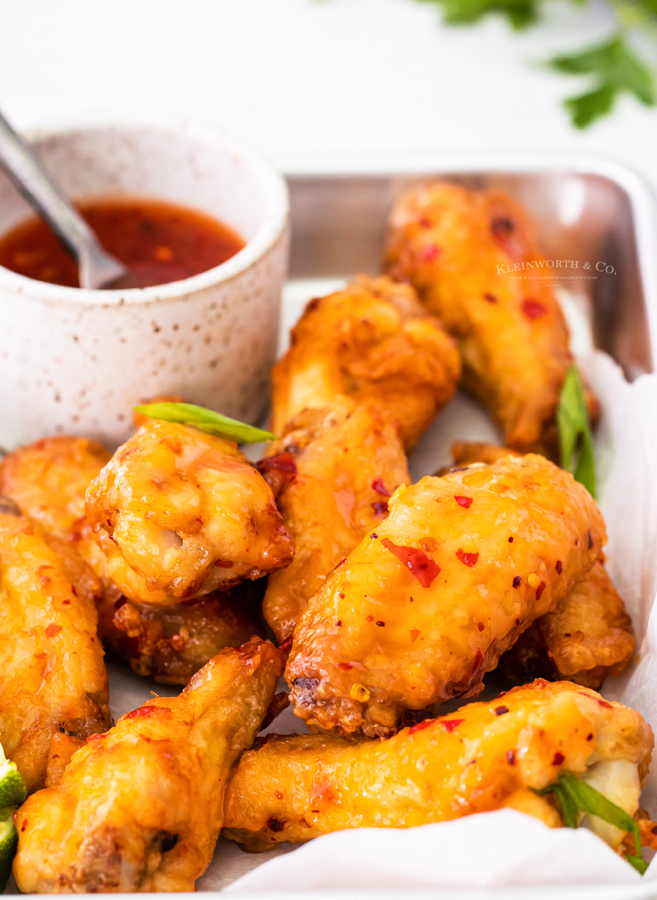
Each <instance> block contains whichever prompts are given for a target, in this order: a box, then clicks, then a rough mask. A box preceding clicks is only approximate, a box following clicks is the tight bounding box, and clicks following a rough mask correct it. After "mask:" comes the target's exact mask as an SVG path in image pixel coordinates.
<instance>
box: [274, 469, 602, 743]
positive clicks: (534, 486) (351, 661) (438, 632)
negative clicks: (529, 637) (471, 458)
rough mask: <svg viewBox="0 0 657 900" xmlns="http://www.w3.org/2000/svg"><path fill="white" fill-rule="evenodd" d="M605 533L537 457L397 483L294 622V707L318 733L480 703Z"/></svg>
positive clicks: (582, 495) (584, 498)
mask: <svg viewBox="0 0 657 900" xmlns="http://www.w3.org/2000/svg"><path fill="white" fill-rule="evenodd" d="M605 539H606V535H605V526H604V522H603V520H602V516H601V515H600V512H599V510H598V508H597V506H596V504H595V501H594V500H593V499H592V498H591V496H590V495H589V493H588V492H587V491H586V489H585V488H584V487H582V485H581V484H578V483H577V482H576V481H575V480H574V478H573V477H572V475H569V474H568V473H567V472H564V471H563V470H561V469H559V468H557V467H556V466H555V465H554V464H553V463H550V462H548V461H547V460H546V459H544V458H543V457H541V456H537V455H529V456H525V457H520V458H516V457H509V458H507V459H502V460H500V461H499V462H498V463H496V464H495V465H494V466H484V465H481V464H474V465H473V466H471V467H468V468H466V469H461V470H457V471H453V472H451V473H450V474H449V475H446V476H445V477H443V478H435V477H434V478H423V479H422V480H421V481H420V482H418V484H416V485H413V486H412V487H408V488H407V487H401V488H399V489H398V490H397V491H396V492H395V494H394V495H393V497H392V498H391V500H390V515H389V517H388V518H387V519H386V520H385V521H384V522H383V523H381V525H380V526H378V527H377V528H376V530H375V531H372V532H371V533H370V534H369V535H368V536H367V537H366V538H365V539H364V540H363V541H362V542H361V544H360V545H359V546H358V547H357V548H356V549H355V550H354V551H352V553H350V555H349V556H348V557H347V558H346V560H345V561H344V562H343V563H342V564H341V565H340V566H338V567H337V568H336V569H335V571H334V572H333V573H332V575H331V576H330V577H329V579H328V580H327V582H326V584H325V586H324V587H323V588H322V589H321V590H320V591H318V592H317V593H316V594H315V595H314V597H312V598H311V600H310V602H309V604H308V606H307V607H306V609H305V611H304V612H303V613H302V615H301V618H300V620H299V624H298V626H297V628H296V631H295V633H294V641H293V644H292V650H291V652H290V658H289V661H288V665H287V670H286V677H287V680H288V682H289V684H290V687H291V699H292V701H293V703H294V706H295V712H296V713H297V715H299V716H301V717H302V718H303V719H305V720H306V722H307V724H308V725H309V726H310V727H311V728H313V729H319V730H326V731H335V732H337V733H341V734H351V735H354V736H358V735H361V734H364V735H367V736H375V735H379V736H384V737H385V736H388V735H390V734H393V733H394V732H395V731H396V730H397V728H398V727H399V724H400V717H401V715H402V714H403V713H404V711H405V710H409V709H410V710H420V709H423V708H425V707H427V706H429V705H430V704H432V703H435V702H436V701H443V700H448V699H451V698H453V697H460V696H476V695H477V694H478V693H479V691H480V690H481V688H482V677H483V675H484V674H485V673H486V672H488V671H490V670H491V669H493V668H494V667H495V666H496V665H497V662H498V660H499V657H500V656H501V654H502V653H503V652H504V651H505V650H508V649H509V647H511V646H512V645H513V644H514V643H515V641H516V640H517V639H518V637H519V636H520V634H522V632H523V631H525V630H526V629H527V628H528V627H529V626H530V625H531V623H532V622H533V621H534V620H535V619H537V618H539V617H540V616H543V615H545V614H546V613H548V612H550V610H552V609H554V607H555V606H556V605H557V603H558V602H559V601H560V600H561V599H562V598H563V597H565V596H566V594H567V593H568V592H569V591H570V590H571V588H572V587H573V586H574V585H575V584H576V583H577V582H579V581H581V579H582V578H583V577H584V575H586V573H587V572H588V571H589V569H590V568H591V567H592V565H593V563H594V562H595V560H596V559H597V558H598V557H599V555H600V551H601V548H602V545H603V543H604V542H605Z"/></svg>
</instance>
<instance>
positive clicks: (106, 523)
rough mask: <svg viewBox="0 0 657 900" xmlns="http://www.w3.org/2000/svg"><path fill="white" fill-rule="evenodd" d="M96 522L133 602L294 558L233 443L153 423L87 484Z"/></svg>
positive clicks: (226, 580) (112, 570)
mask: <svg viewBox="0 0 657 900" xmlns="http://www.w3.org/2000/svg"><path fill="white" fill-rule="evenodd" d="M86 512H87V519H88V521H89V524H90V525H91V527H92V528H93V529H94V531H95V533H96V537H97V539H98V541H99V543H100V546H101V548H102V549H103V551H104V553H105V555H106V557H107V561H108V563H107V564H108V571H109V575H110V577H111V579H112V581H114V583H115V584H117V585H118V587H119V588H120V589H121V591H122V592H123V593H124V594H125V596H126V597H128V598H129V599H130V600H132V601H134V602H136V603H152V604H162V605H168V604H173V603H176V602H178V601H179V600H185V599H191V598H193V597H197V596H201V595H203V594H208V593H210V591H214V590H217V589H226V588H228V587H230V586H232V585H235V584H239V583H240V582H241V581H243V580H244V579H245V578H252V579H253V578H259V577H260V576H262V575H266V574H268V573H269V572H272V571H275V570H276V569H280V568H282V567H283V566H286V565H289V563H290V562H291V561H292V553H293V544H292V541H291V539H290V536H289V535H288V533H287V531H286V530H285V525H284V524H283V519H282V518H281V515H280V513H279V512H278V510H277V508H276V504H275V503H274V498H273V496H272V493H271V490H270V489H269V487H268V486H267V484H266V483H265V481H264V479H263V478H262V476H261V475H260V473H259V472H258V471H257V470H256V469H255V467H254V466H252V465H251V464H250V463H249V462H248V460H247V459H246V458H245V457H244V456H243V455H242V454H241V453H240V451H239V450H238V448H237V445H236V444H235V443H233V442H232V441H225V440H222V439H221V438H216V437H213V436H212V435H209V434H205V433H203V432H202V431H199V430H198V429H196V428H193V427H191V426H188V425H178V424H173V423H170V422H160V421H153V420H149V421H147V422H146V423H145V424H144V425H143V426H142V427H141V428H140V429H139V431H137V433H136V434H135V435H134V436H133V437H132V438H130V440H129V441H127V442H126V443H125V444H123V446H121V447H119V449H118V450H117V451H116V453H115V454H114V456H113V457H112V459H111V460H110V462H109V463H108V464H107V465H106V466H105V467H104V469H103V470H102V471H101V473H100V475H98V476H97V477H96V478H95V479H94V480H93V481H92V483H91V484H90V486H89V488H88V489H87V501H86Z"/></svg>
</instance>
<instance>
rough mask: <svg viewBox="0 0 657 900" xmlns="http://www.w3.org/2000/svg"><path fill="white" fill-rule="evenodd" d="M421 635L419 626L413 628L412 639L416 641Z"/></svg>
mask: <svg viewBox="0 0 657 900" xmlns="http://www.w3.org/2000/svg"><path fill="white" fill-rule="evenodd" d="M419 636H420V631H419V629H417V628H411V641H416V640H417V639H418V638H419Z"/></svg>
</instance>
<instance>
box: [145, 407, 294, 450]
mask: <svg viewBox="0 0 657 900" xmlns="http://www.w3.org/2000/svg"><path fill="white" fill-rule="evenodd" d="M135 409H136V410H137V412H140V413H143V415H145V416H148V418H149V419H162V420H163V421H164V422H178V423H180V424H181V425H193V426H194V427H195V428H198V429H199V431H205V432H206V433H207V434H212V435H214V436H215V437H220V438H226V440H229V441H236V442H237V443H238V444H257V443H259V442H260V441H270V440H272V439H275V437H276V435H275V434H272V433H271V432H270V431H263V430H262V429H261V428H255V427H254V426H253V425H247V424H246V423H244V422H238V421H237V419H229V418H228V416H222V415H221V413H218V412H214V410H212V409H205V408H204V407H203V406H195V405H194V404H193V403H147V404H146V405H145V406H135Z"/></svg>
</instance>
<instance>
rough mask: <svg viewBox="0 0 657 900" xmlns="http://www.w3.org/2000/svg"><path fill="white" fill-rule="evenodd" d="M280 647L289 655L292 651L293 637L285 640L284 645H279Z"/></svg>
mask: <svg viewBox="0 0 657 900" xmlns="http://www.w3.org/2000/svg"><path fill="white" fill-rule="evenodd" d="M278 646H279V647H280V649H281V650H282V651H283V653H289V652H290V650H291V649H292V635H290V636H289V637H287V638H285V640H284V641H283V643H282V644H279V645H278Z"/></svg>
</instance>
